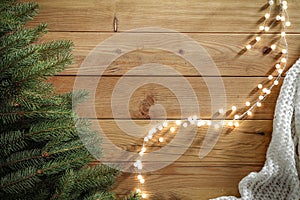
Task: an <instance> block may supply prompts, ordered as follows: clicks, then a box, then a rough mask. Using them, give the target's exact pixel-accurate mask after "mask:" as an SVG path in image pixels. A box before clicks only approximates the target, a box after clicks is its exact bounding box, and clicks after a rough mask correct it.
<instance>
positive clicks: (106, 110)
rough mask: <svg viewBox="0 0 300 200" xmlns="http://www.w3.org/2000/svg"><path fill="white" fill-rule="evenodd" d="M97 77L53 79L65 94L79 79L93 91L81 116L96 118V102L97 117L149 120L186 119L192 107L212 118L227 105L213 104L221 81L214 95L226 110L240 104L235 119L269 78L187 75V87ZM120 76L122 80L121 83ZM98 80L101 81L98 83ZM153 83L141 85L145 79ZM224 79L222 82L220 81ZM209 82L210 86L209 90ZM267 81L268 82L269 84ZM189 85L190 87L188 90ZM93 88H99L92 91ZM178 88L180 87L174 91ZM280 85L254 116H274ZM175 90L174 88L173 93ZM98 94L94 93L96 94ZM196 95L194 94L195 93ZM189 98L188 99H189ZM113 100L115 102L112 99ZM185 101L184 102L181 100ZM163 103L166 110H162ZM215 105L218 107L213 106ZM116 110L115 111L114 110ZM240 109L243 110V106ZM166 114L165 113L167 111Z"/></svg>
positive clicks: (175, 83) (155, 80) (83, 87)
mask: <svg viewBox="0 0 300 200" xmlns="http://www.w3.org/2000/svg"><path fill="white" fill-rule="evenodd" d="M99 79H100V77H94V76H87V77H85V76H83V77H80V78H79V77H77V79H76V77H74V76H56V77H53V78H51V79H50V81H51V82H53V83H54V85H55V86H56V88H57V92H60V93H63V92H67V91H71V90H73V88H74V87H73V85H74V82H75V80H77V82H76V83H77V84H76V87H75V88H76V90H86V91H89V92H90V94H91V98H89V99H88V100H87V101H86V102H84V103H83V104H81V107H82V109H83V110H81V111H78V113H79V114H80V115H81V116H82V117H89V118H95V116H93V115H92V112H93V107H92V106H93V105H95V111H96V117H97V118H99V119H101V118H105V119H107V118H109V119H112V118H122V119H128V118H133V119H149V118H150V116H151V117H152V118H158V119H159V118H164V117H167V118H169V119H178V118H187V117H188V116H190V115H193V114H197V113H184V112H183V113H182V112H181V107H185V108H189V109H190V110H196V109H199V110H200V117H201V118H203V119H209V118H211V116H212V115H213V114H215V112H217V111H218V110H219V108H221V107H222V106H223V105H224V104H222V102H218V101H215V103H214V104H212V101H211V95H212V91H214V90H216V89H217V88H219V87H221V85H219V84H218V83H221V82H223V84H224V88H225V91H224V93H223V94H222V93H220V94H218V95H216V96H214V97H217V98H220V99H223V98H224V99H225V100H226V102H227V107H226V108H227V109H230V108H231V106H232V105H235V106H237V108H239V110H238V111H237V112H230V113H228V117H231V118H233V115H234V114H241V112H242V111H243V109H244V108H245V106H244V105H245V102H246V101H247V100H249V101H254V100H256V99H257V98H258V96H259V94H261V90H257V87H256V86H257V84H259V83H264V81H265V80H266V78H264V77H263V78H258V77H222V78H221V79H219V78H218V77H205V79H204V78H202V77H184V78H183V79H184V80H186V81H187V82H188V83H187V86H186V88H185V87H181V85H182V84H183V83H185V82H184V81H181V79H179V78H178V77H121V78H120V77H101V79H100V81H99ZM120 79H121V80H122V82H121V83H120V82H119V81H120ZM98 81H99V82H98ZM144 81H145V82H153V83H148V84H145V85H142V83H143V82H144ZM159 81H162V82H163V83H168V84H170V85H172V87H171V88H167V84H166V85H165V86H163V85H159V84H156V83H158V82H159ZM220 81H221V82H220ZM206 82H207V83H209V85H210V90H208V86H207V85H206ZM267 84H268V83H266V85H267ZM117 86H118V87H120V88H123V92H124V95H122V94H120V95H119V96H113V97H112V95H114V93H115V91H114V90H115V89H116V87H117ZM131 86H134V87H137V88H136V89H134V90H132V92H130V95H127V94H126V93H125V91H131V89H129V88H130V87H131ZM188 86H191V88H190V89H189V87H188ZM93 87H95V88H96V90H93ZM174 88H175V89H176V88H180V90H179V89H177V90H175V89H174ZM279 88H280V85H279V87H275V88H274V89H273V91H272V93H271V94H270V96H269V97H268V98H267V99H266V100H265V102H264V103H263V106H262V107H261V108H258V109H256V110H255V111H254V113H253V116H251V117H250V118H251V119H272V118H273V113H274V107H275V103H276V99H277V95H278V93H279ZM172 91H175V93H174V92H172ZM94 93H95V94H94ZM194 95H195V96H194ZM93 97H95V98H94V100H93ZM193 97H195V100H198V102H197V101H196V102H193V101H190V100H189V99H191V98H193ZM186 98H188V100H187V99H186ZM112 100H113V101H112ZM180 101H182V103H180ZM127 105H129V114H130V115H129V114H128V112H121V111H120V110H122V108H123V107H126V106H127ZM159 105H161V106H162V107H163V108H164V110H165V111H163V110H162V109H160V106H159ZM212 105H214V106H215V107H216V108H217V110H213V111H211V109H212ZM112 108H114V109H115V111H113V110H112ZM240 108H241V109H240ZM165 113H166V114H165Z"/></svg>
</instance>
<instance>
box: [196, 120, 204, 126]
mask: <svg viewBox="0 0 300 200" xmlns="http://www.w3.org/2000/svg"><path fill="white" fill-rule="evenodd" d="M204 124H205V122H204V121H203V120H199V121H198V123H197V126H198V127H200V126H203V125H204Z"/></svg>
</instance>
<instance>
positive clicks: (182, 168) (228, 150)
mask: <svg viewBox="0 0 300 200" xmlns="http://www.w3.org/2000/svg"><path fill="white" fill-rule="evenodd" d="M117 121H119V120H117ZM94 122H97V123H99V125H100V127H101V129H102V131H103V134H104V135H105V136H106V137H107V138H108V139H109V140H110V141H111V142H112V143H113V144H114V145H116V146H117V147H119V148H121V149H123V150H126V151H130V152H139V151H140V148H141V144H142V142H143V136H145V135H146V134H147V126H146V125H148V124H149V121H148V120H138V121H133V122H134V123H136V126H139V127H141V129H143V130H144V132H137V131H134V130H135V129H132V131H130V132H126V131H124V130H123V129H122V127H125V125H126V124H129V122H130V121H128V120H125V121H122V123H123V124H122V126H120V125H118V124H117V123H116V121H114V120H97V121H94ZM159 122H161V121H155V123H154V124H156V123H159ZM119 123H120V121H119ZM143 127H144V128H143ZM165 131H167V129H164V130H163V133H162V134H158V135H157V136H155V137H154V138H153V139H152V140H151V141H150V142H149V144H150V145H149V146H147V153H149V152H150V153H151V154H161V156H162V159H161V160H156V161H147V160H146V161H147V162H148V163H149V164H151V162H169V161H170V159H171V158H170V155H171V154H172V155H174V154H176V152H179V151H176V148H183V149H187V151H185V152H184V153H183V154H182V155H181V156H180V155H179V159H178V160H176V162H174V163H173V164H172V166H173V167H172V169H169V168H166V169H162V170H161V171H160V172H159V174H161V173H162V174H168V173H171V174H177V175H179V174H181V175H184V174H198V172H197V171H196V170H195V171H194V170H188V169H189V168H192V167H194V169H195V168H196V167H209V166H214V167H222V166H224V167H225V168H226V166H227V165H233V164H235V165H249V166H251V165H255V166H260V165H262V164H263V163H264V160H265V151H266V149H267V146H268V144H269V141H270V139H271V132H272V120H245V121H243V122H242V123H241V125H240V126H239V127H238V128H234V129H232V128H229V127H224V128H223V130H222V132H221V133H219V134H220V136H219V139H218V140H217V143H216V145H215V147H214V148H213V149H212V151H211V152H210V153H209V154H208V155H207V156H206V157H204V158H202V159H200V158H199V156H198V155H199V150H200V148H201V147H202V145H203V140H204V138H205V137H206V135H207V134H209V133H208V132H207V127H206V126H204V127H200V128H199V129H198V130H197V133H196V135H195V137H194V138H193V140H192V141H193V142H192V143H191V145H188V144H182V142H180V141H183V140H184V137H185V135H186V134H189V133H190V132H191V129H187V130H185V129H184V130H181V131H183V133H180V134H177V131H176V134H170V133H169V134H167V132H165ZM162 135H165V141H164V142H163V143H160V142H158V138H159V137H161V136H162ZM175 137H176V138H178V141H179V142H178V143H172V144H171V145H172V146H173V147H172V148H174V151H172V153H170V152H169V153H168V152H159V151H158V150H159V149H160V148H162V147H163V146H165V145H169V143H170V142H171V141H172V140H174V138H175ZM108 148H110V147H108ZM108 157H109V155H108ZM145 157H147V155H145ZM129 159H130V158H122V160H120V162H126V161H129ZM102 161H105V160H102ZM145 165H146V167H147V163H146V164H145ZM186 170H187V171H186ZM152 173H154V174H156V172H152Z"/></svg>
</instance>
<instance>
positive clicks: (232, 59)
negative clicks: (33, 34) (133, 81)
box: [41, 32, 300, 76]
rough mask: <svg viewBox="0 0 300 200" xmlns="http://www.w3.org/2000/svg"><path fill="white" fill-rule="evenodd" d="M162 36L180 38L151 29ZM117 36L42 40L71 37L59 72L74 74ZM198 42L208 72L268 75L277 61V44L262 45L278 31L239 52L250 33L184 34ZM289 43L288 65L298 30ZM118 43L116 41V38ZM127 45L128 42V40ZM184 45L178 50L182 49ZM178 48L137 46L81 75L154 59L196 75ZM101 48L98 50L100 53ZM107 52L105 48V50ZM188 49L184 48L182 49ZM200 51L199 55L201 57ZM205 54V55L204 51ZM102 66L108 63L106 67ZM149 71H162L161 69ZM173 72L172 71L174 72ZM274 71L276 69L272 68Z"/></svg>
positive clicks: (121, 70)
mask: <svg viewBox="0 0 300 200" xmlns="http://www.w3.org/2000/svg"><path fill="white" fill-rule="evenodd" d="M158 35H160V37H163V42H166V43H170V42H173V43H178V42H181V41H178V40H175V41H174V40H170V37H168V34H161V33H157V34H155V33H153V36H154V37H159V36H158ZM113 36H117V35H116V34H108V33H78V32H75V33H74V32H64V33H57V32H55V33H53V32H50V33H49V34H47V35H46V36H45V37H44V38H43V39H42V40H41V41H45V42H48V41H51V40H55V39H65V40H72V41H73V42H74V44H75V47H74V51H73V53H74V57H75V60H74V64H73V65H71V66H70V67H69V68H68V69H67V70H65V71H64V72H62V73H61V75H75V74H76V73H77V72H78V69H79V68H80V67H81V64H82V63H83V61H84V59H85V58H86V57H87V56H88V55H89V53H90V52H91V51H92V50H93V49H94V48H95V47H96V46H97V45H99V44H101V42H103V41H105V40H106V39H108V38H111V37H113ZM186 36H188V37H190V38H191V39H193V40H194V41H196V42H197V43H198V44H199V45H200V46H202V47H203V48H204V49H205V50H206V51H207V53H208V54H209V56H210V57H211V58H212V60H213V62H214V63H215V64H216V66H217V68H218V70H219V73H218V74H216V73H213V72H210V73H209V74H208V75H211V76H219V75H221V76H267V74H269V71H270V70H274V65H275V64H276V63H277V60H278V57H279V56H280V55H281V54H280V48H278V49H277V50H275V51H272V52H271V53H270V54H268V55H264V54H263V53H262V51H263V48H264V47H265V46H268V45H270V41H277V40H278V35H267V36H265V37H263V40H262V41H261V42H260V43H258V44H257V45H255V46H254V47H253V48H252V50H251V51H247V52H246V53H244V54H239V52H240V51H241V50H242V49H243V46H244V45H245V44H246V43H247V42H249V41H251V39H253V38H254V35H252V34H241V35H233V34H195V33H190V34H186ZM287 37H288V42H289V43H290V45H289V51H290V53H289V62H288V66H290V65H291V64H292V63H294V62H295V61H296V60H297V59H298V57H299V55H298V52H299V44H300V42H298V41H300V38H299V37H300V36H299V35H298V34H290V35H288V36H287ZM116 43H117V42H116ZM128 45H129V44H128ZM122 48H123V49H126V48H127V47H126V46H120V47H119V48H118V49H119V50H120V51H121V49H122ZM184 48H185V47H184V46H183V47H182V49H181V51H183V52H184ZM179 51H180V49H174V51H173V52H166V51H162V50H158V49H137V50H136V51H133V52H130V53H126V54H122V55H120V57H119V58H118V59H116V60H114V61H113V62H112V63H111V64H110V65H109V66H101V65H100V64H99V65H98V66H95V67H93V66H86V65H84V66H82V68H81V71H80V74H83V75H95V72H97V71H99V70H100V69H101V70H104V73H103V75H105V76H109V75H114V76H123V75H126V73H128V71H129V70H131V69H133V68H134V67H138V66H140V65H142V64H147V63H152V62H153V61H155V62H157V63H160V64H162V65H166V66H170V67H172V68H173V69H174V70H176V71H177V72H178V73H179V74H180V75H183V76H197V75H200V74H199V72H198V71H197V70H196V69H195V68H194V67H193V65H191V63H189V62H187V60H186V59H185V58H184V56H185V55H184V53H183V55H180V54H179V55H175V53H178V52H179ZM102 53H104V52H99V54H102ZM105 53H107V52H105ZM114 53H116V52H112V54H114ZM185 53H187V52H185ZM201 56H203V55H199V57H200V58H199V59H201ZM204 56H205V55H204ZM210 65H211V63H206V62H202V65H201V68H205V67H210ZM105 67H107V68H106V69H105ZM135 70H136V74H138V75H147V74H145V72H143V71H142V70H139V69H138V68H137V69H135ZM152 75H161V71H159V73H158V72H157V73H156V74H155V71H154V73H153V74H152ZM169 75H175V72H174V73H173V74H169ZM274 75H276V73H275V72H274Z"/></svg>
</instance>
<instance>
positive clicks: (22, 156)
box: [0, 0, 139, 200]
mask: <svg viewBox="0 0 300 200" xmlns="http://www.w3.org/2000/svg"><path fill="white" fill-rule="evenodd" d="M0 11H1V12H0V60H1V62H0V105H1V107H0V145H1V149H0V155H1V164H0V166H1V168H0V174H1V180H0V199H5V200H10V199H11V200H17V199H20V200H21V199H22V200H27V199H28V200H29V199H30V200H35V199H36V200H46V199H51V200H77V199H84V200H95V199H103V200H109V199H115V196H114V194H113V193H112V192H110V190H111V188H112V185H113V183H114V180H115V176H116V175H118V174H119V172H118V170H116V169H114V168H110V167H108V166H105V165H97V166H89V165H88V164H89V163H90V162H91V161H93V157H92V156H91V155H90V153H89V152H88V151H87V149H86V148H85V145H84V143H83V142H82V140H80V138H79V136H78V130H77V128H76V126H78V127H80V130H79V131H84V133H85V135H87V136H89V137H90V136H92V135H96V134H94V131H93V130H91V129H90V125H89V123H88V121H86V120H83V119H76V116H75V114H74V113H73V112H72V106H74V105H72V98H73V97H74V95H75V99H78V102H80V101H81V100H82V99H83V98H84V97H85V96H86V94H85V93H84V92H78V93H75V94H74V93H67V94H56V93H55V92H54V88H53V86H52V85H51V84H50V83H47V82H45V80H46V79H47V78H48V77H49V76H52V75H55V74H56V73H58V72H60V71H62V70H63V69H65V67H66V66H67V65H68V64H70V63H71V62H72V54H71V49H72V45H73V44H72V42H70V41H53V42H49V43H40V42H38V39H39V38H40V37H41V36H42V35H44V34H45V33H46V32H47V31H46V25H45V24H40V25H38V26H36V27H33V28H29V27H25V26H24V25H25V23H26V22H28V21H29V20H31V19H32V18H33V17H34V16H35V15H36V14H37V11H38V4H37V3H18V2H16V1H9V0H1V1H0ZM83 141H84V142H89V143H90V142H91V141H92V142H93V144H89V145H95V148H97V149H99V138H92V139H91V138H89V139H87V140H83ZM126 199H132V200H135V199H139V197H138V195H136V194H133V195H131V196H129V197H128V198H126Z"/></svg>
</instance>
